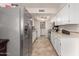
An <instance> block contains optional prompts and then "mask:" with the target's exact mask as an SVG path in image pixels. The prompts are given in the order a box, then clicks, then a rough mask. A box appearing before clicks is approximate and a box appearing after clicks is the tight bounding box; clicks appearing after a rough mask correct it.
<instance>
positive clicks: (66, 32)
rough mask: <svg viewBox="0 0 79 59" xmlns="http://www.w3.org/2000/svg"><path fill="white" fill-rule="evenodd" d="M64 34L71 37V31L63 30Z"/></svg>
mask: <svg viewBox="0 0 79 59" xmlns="http://www.w3.org/2000/svg"><path fill="white" fill-rule="evenodd" d="M62 33H63V34H67V35H70V32H69V31H67V30H64V29H62Z"/></svg>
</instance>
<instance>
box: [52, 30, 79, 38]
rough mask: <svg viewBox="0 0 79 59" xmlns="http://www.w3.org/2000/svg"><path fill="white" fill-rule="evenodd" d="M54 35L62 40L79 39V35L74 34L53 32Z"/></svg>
mask: <svg viewBox="0 0 79 59" xmlns="http://www.w3.org/2000/svg"><path fill="white" fill-rule="evenodd" d="M51 33H52V34H55V35H57V36H58V37H60V38H61V37H62V38H79V33H72V32H70V35H67V34H63V33H62V32H55V31H53V30H52V31H51Z"/></svg>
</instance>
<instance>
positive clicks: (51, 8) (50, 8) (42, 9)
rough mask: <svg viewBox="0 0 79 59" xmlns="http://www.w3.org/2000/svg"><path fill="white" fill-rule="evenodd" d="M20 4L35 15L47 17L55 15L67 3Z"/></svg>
mask: <svg viewBox="0 0 79 59" xmlns="http://www.w3.org/2000/svg"><path fill="white" fill-rule="evenodd" d="M18 5H19V6H24V7H25V8H26V9H27V10H28V11H29V13H31V14H32V15H33V16H34V17H42V18H47V17H49V16H50V17H54V16H55V15H56V14H57V13H58V11H59V10H60V9H61V8H63V6H64V5H66V3H20V4H18ZM43 16H44V17H43Z"/></svg>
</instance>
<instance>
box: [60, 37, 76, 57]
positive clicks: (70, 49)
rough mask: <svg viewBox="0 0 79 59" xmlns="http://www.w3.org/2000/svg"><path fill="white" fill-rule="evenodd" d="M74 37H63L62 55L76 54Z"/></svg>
mask: <svg viewBox="0 0 79 59" xmlns="http://www.w3.org/2000/svg"><path fill="white" fill-rule="evenodd" d="M76 43H77V42H76V39H75V38H63V39H62V43H61V55H62V56H75V55H76Z"/></svg>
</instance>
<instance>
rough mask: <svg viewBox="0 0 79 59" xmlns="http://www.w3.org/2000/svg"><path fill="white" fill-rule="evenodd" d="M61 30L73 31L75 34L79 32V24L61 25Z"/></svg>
mask: <svg viewBox="0 0 79 59" xmlns="http://www.w3.org/2000/svg"><path fill="white" fill-rule="evenodd" d="M60 29H65V30H68V31H73V32H79V25H77V24H70V25H61V26H60Z"/></svg>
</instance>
